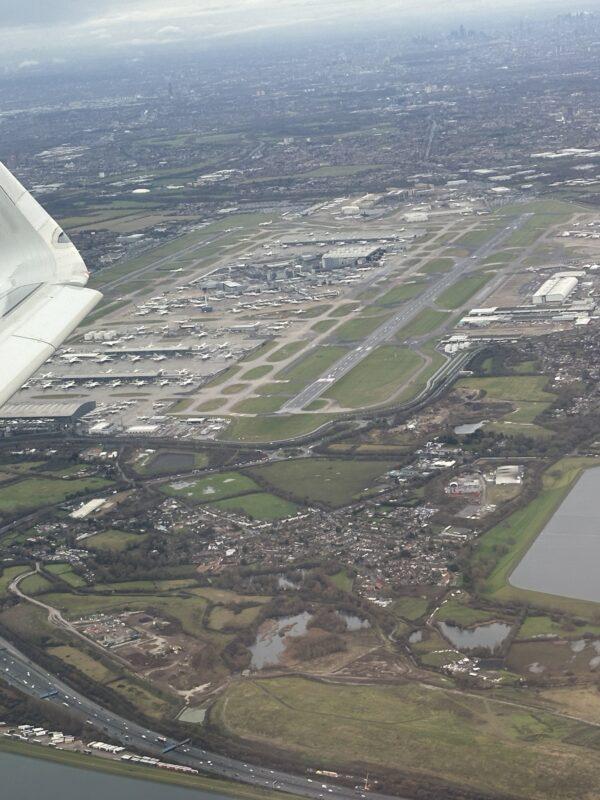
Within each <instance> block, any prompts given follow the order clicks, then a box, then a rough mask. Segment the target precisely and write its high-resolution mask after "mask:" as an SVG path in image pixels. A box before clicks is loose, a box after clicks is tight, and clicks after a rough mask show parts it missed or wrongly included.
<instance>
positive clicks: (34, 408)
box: [0, 400, 96, 422]
mask: <svg viewBox="0 0 600 800" xmlns="http://www.w3.org/2000/svg"><path fill="white" fill-rule="evenodd" d="M95 408H96V403H95V401H94V400H86V401H85V402H84V403H78V402H72V401H71V402H66V403H6V405H4V406H2V408H0V420H19V419H52V420H59V421H61V422H74V421H75V420H78V419H81V417H83V416H84V415H85V414H89V413H90V411H93V410H94V409H95Z"/></svg>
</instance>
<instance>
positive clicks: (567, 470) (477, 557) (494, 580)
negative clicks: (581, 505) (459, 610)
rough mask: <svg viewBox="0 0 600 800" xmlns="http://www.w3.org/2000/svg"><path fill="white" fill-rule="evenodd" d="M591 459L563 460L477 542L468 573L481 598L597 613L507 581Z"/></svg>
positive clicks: (586, 614) (587, 606)
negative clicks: (527, 498) (530, 497)
mask: <svg viewBox="0 0 600 800" xmlns="http://www.w3.org/2000/svg"><path fill="white" fill-rule="evenodd" d="M596 465H597V461H596V460H595V459H593V458H563V459H561V460H560V461H558V462H556V463H555V464H553V465H552V466H551V467H549V468H548V469H547V470H546V471H545V473H544V475H543V488H542V491H541V492H540V494H539V495H538V496H537V497H536V498H535V499H534V500H532V501H531V502H530V503H528V504H527V505H526V506H524V507H523V508H520V509H518V510H517V511H515V512H514V513H513V514H511V515H510V516H509V517H507V518H506V519H505V520H503V521H502V522H500V523H499V524H498V525H496V526H495V527H493V528H492V529H491V530H489V531H488V532H487V533H485V534H484V535H483V536H482V537H480V538H479V539H478V540H477V548H476V550H475V553H474V555H473V558H472V572H473V575H474V576H475V578H476V580H478V581H479V584H480V590H481V591H482V592H483V593H484V595H486V596H488V597H490V598H492V599H494V600H498V601H501V602H502V601H510V600H518V601H521V602H528V603H530V604H531V605H533V606H539V607H542V608H549V609H557V610H559V611H560V610H562V611H568V612H572V613H574V614H578V615H580V616H582V617H584V618H585V617H589V615H590V614H592V615H593V614H595V613H597V609H598V606H597V605H595V604H594V603H587V602H584V601H579V600H571V599H570V598H566V597H554V596H553V595H549V594H544V593H541V592H532V591H528V590H524V589H517V588H515V587H514V586H511V585H510V583H509V578H510V575H511V573H512V571H513V570H514V568H515V567H516V566H517V564H518V563H519V561H520V560H521V559H522V558H523V556H524V555H525V553H526V552H527V550H528V549H529V546H530V545H531V543H532V542H533V541H534V539H535V538H536V536H537V535H538V534H539V533H540V531H541V530H542V528H543V527H544V525H545V524H546V523H547V522H548V520H549V519H550V518H551V517H552V515H553V514H554V512H555V511H556V509H557V508H558V506H559V505H560V503H561V502H562V501H563V499H564V498H565V497H566V495H567V494H568V492H569V491H570V489H571V487H572V486H573V484H574V483H575V481H576V480H577V478H578V477H579V475H580V474H581V471H582V470H583V469H585V468H586V467H589V466H596Z"/></svg>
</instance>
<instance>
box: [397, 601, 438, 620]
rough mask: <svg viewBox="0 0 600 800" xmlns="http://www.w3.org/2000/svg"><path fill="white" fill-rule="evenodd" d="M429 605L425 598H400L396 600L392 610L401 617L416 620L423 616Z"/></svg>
mask: <svg viewBox="0 0 600 800" xmlns="http://www.w3.org/2000/svg"><path fill="white" fill-rule="evenodd" d="M428 605H429V601H428V600H427V598H425V597H400V598H399V599H398V600H394V602H393V604H392V606H391V610H392V612H393V613H394V614H396V615H397V616H399V617H405V618H406V619H410V620H414V619H419V617H422V616H423V614H424V613H425V612H426V611H427V606H428Z"/></svg>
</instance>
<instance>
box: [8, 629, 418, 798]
mask: <svg viewBox="0 0 600 800" xmlns="http://www.w3.org/2000/svg"><path fill="white" fill-rule="evenodd" d="M0 679H1V680H4V681H5V682H6V683H8V684H9V685H10V686H13V687H14V688H16V689H19V690H20V691H21V692H24V693H25V694H28V695H30V696H31V697H36V698H38V699H40V698H44V697H45V696H46V695H49V696H47V697H45V699H46V701H47V702H49V703H55V704H57V705H62V706H65V707H66V708H68V709H69V711H70V712H71V713H72V714H73V715H74V716H76V717H78V718H80V719H83V720H84V721H85V723H86V724H87V725H89V727H90V731H92V730H93V731H94V737H97V738H98V739H100V740H102V739H103V737H104V738H105V739H108V740H110V741H112V742H115V741H116V742H120V743H121V744H122V745H123V746H125V747H126V748H128V749H131V751H132V752H135V753H142V754H148V755H152V756H155V757H161V758H162V760H168V761H172V762H173V763H177V764H183V765H185V766H189V767H193V768H194V769H197V770H199V771H200V772H202V773H206V774H209V775H214V776H217V777H221V778H226V779H228V780H232V781H239V782H242V783H247V784H252V785H254V786H260V787H262V788H265V789H276V790H278V791H281V792H287V793H290V794H296V795H302V796H303V797H308V798H331V799H332V800H358V799H359V798H364V797H365V796H366V795H365V792H364V791H363V789H362V788H361V789H352V788H348V787H345V786H340V785H337V784H335V783H332V782H331V780H330V779H329V778H324V777H323V776H319V775H313V777H312V778H309V777H305V776H304V775H293V774H291V773H287V772H282V771H281V770H277V769H275V770H273V769H269V768H267V767H263V766H256V765H253V764H249V763H245V762H242V761H237V760H236V759H233V758H228V757H227V756H223V755H219V754H216V753H210V752H208V751H206V750H203V749H202V748H200V747H194V746H193V745H191V744H182V745H181V746H179V747H177V749H176V750H172V751H171V752H169V753H165V752H164V751H165V749H168V748H170V747H173V746H176V745H177V742H176V741H175V740H174V739H171V738H165V737H162V736H161V735H160V734H159V733H157V732H156V731H152V730H150V729H148V728H145V727H143V726H142V725H139V724H137V723H135V722H132V721H131V720H127V719H125V718H124V717H122V716H120V715H118V714H115V713H113V712H112V711H109V710H107V709H105V708H103V707H102V706H100V705H99V704H98V703H95V702H94V701H92V700H89V699H87V698H86V697H85V696H84V695H83V694H81V693H80V692H77V691H75V690H74V689H71V687H69V686H67V685H66V684H65V683H63V682H62V681H61V680H60V679H59V678H56V677H54V676H53V675H52V674H51V673H49V672H47V671H46V670H45V669H43V668H42V667H39V666H38V665H36V664H34V663H33V662H32V661H31V660H30V659H29V658H27V656H25V655H24V654H22V653H20V652H19V650H18V649H17V648H16V647H14V646H13V645H12V644H11V643H10V642H8V641H7V640H6V639H3V638H1V637H0ZM333 734H334V732H333V731H332V735H333ZM131 775H132V777H135V768H134V767H133V768H132V770H131ZM357 779H358V778H357ZM368 796H369V797H373V798H374V800H408V798H400V797H398V796H391V795H384V794H378V793H374V792H368Z"/></svg>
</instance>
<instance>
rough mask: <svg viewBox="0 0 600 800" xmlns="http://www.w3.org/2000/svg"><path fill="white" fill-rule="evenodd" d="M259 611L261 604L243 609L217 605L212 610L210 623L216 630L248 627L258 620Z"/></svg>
mask: <svg viewBox="0 0 600 800" xmlns="http://www.w3.org/2000/svg"><path fill="white" fill-rule="evenodd" d="M259 612H260V606H250V607H248V608H241V609H232V608H226V607H225V606H215V607H214V608H213V609H212V610H211V612H210V616H209V618H208V625H209V627H210V628H212V629H213V630H215V631H222V630H223V629H224V628H235V629H241V628H247V627H248V626H249V625H252V623H253V622H254V621H255V620H256V618H257V616H258V614H259Z"/></svg>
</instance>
